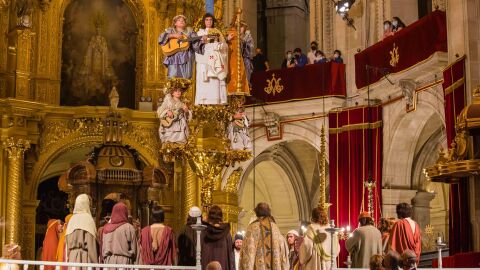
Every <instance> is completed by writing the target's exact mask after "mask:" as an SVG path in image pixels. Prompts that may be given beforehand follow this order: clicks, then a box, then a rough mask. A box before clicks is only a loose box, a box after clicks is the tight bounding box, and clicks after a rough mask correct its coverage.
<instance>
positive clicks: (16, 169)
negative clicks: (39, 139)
mask: <svg viewBox="0 0 480 270" xmlns="http://www.w3.org/2000/svg"><path fill="white" fill-rule="evenodd" d="M3 148H4V149H5V150H6V151H7V159H8V161H7V167H8V170H7V179H8V184H7V194H8V197H7V211H6V212H7V215H6V237H5V242H6V243H7V244H9V243H15V244H18V243H21V242H20V240H21V235H20V232H21V231H22V228H21V224H22V187H23V161H24V159H23V156H24V153H25V151H26V150H28V149H29V148H30V142H29V141H28V140H25V139H21V138H17V139H16V138H13V137H11V138H8V139H7V140H6V141H4V142H3Z"/></svg>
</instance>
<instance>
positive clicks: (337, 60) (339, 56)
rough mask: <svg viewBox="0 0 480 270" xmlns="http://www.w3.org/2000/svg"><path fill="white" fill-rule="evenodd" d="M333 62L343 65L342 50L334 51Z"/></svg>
mask: <svg viewBox="0 0 480 270" xmlns="http://www.w3.org/2000/svg"><path fill="white" fill-rule="evenodd" d="M332 62H334V63H338V64H343V58H342V52H341V51H340V50H335V51H333V58H332Z"/></svg>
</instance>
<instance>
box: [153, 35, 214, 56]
mask: <svg viewBox="0 0 480 270" xmlns="http://www.w3.org/2000/svg"><path fill="white" fill-rule="evenodd" d="M206 36H207V37H208V38H216V37H218V36H219V35H218V34H211V35H210V34H209V35H206ZM203 37H204V36H198V37H191V38H187V36H185V35H182V38H170V39H169V40H168V41H167V43H166V44H165V45H162V46H161V48H162V51H163V54H164V55H166V56H170V55H173V54H176V53H177V52H181V51H186V50H188V48H190V42H194V41H197V40H200V39H202V38H203Z"/></svg>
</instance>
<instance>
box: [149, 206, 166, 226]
mask: <svg viewBox="0 0 480 270" xmlns="http://www.w3.org/2000/svg"><path fill="white" fill-rule="evenodd" d="M152 221H153V223H163V221H165V212H164V211H163V208H162V207H161V206H158V205H155V206H154V207H153V208H152Z"/></svg>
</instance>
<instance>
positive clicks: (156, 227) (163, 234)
mask: <svg viewBox="0 0 480 270" xmlns="http://www.w3.org/2000/svg"><path fill="white" fill-rule="evenodd" d="M164 220H165V214H164V212H163V209H162V207H160V206H154V207H153V209H152V221H153V224H152V225H150V226H147V227H145V228H143V229H142V232H141V234H140V247H141V255H142V263H143V264H145V265H174V264H175V262H176V260H177V247H176V246H175V236H174V234H173V230H172V228H170V227H168V226H165V225H164V224H163V221H164Z"/></svg>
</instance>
